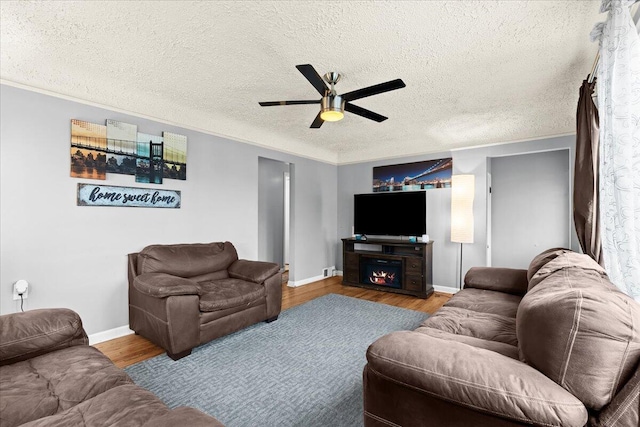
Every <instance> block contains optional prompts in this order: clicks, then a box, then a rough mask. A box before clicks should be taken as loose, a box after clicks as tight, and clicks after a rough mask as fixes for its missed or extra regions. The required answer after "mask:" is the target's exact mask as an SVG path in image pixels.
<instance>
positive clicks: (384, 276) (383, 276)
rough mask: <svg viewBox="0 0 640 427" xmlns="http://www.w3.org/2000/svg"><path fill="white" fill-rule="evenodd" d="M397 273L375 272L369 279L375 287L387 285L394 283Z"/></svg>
mask: <svg viewBox="0 0 640 427" xmlns="http://www.w3.org/2000/svg"><path fill="white" fill-rule="evenodd" d="M395 277H396V274H395V273H388V272H386V271H384V270H380V271H374V272H373V273H372V275H371V277H369V281H370V282H371V283H373V284H374V285H385V284H387V283H393V279H395Z"/></svg>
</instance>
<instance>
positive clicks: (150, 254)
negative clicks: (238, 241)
mask: <svg viewBox="0 0 640 427" xmlns="http://www.w3.org/2000/svg"><path fill="white" fill-rule="evenodd" d="M237 259H238V253H237V252H236V248H235V247H234V246H233V245H232V244H231V243H230V242H214V243H187V244H179V245H151V246H147V247H146V248H144V249H143V250H142V251H141V252H140V253H139V254H138V274H144V273H168V274H172V275H174V276H180V277H193V276H199V275H202V274H206V273H211V272H214V271H219V270H226V269H227V268H228V267H229V265H231V263H232V262H234V261H235V260H237Z"/></svg>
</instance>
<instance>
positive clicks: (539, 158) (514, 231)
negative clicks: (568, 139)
mask: <svg viewBox="0 0 640 427" xmlns="http://www.w3.org/2000/svg"><path fill="white" fill-rule="evenodd" d="M488 172H489V174H490V178H489V181H488V183H489V193H488V198H489V200H488V202H487V206H488V209H489V211H488V213H489V215H490V221H488V224H487V225H488V230H487V231H488V232H489V233H490V239H489V240H488V243H489V245H488V246H489V247H488V248H487V250H488V251H490V252H491V253H490V254H488V255H487V259H488V260H490V262H491V264H490V265H493V266H496V267H509V268H527V267H528V266H529V263H530V262H531V260H532V259H533V257H535V256H536V255H538V254H539V253H540V252H542V251H544V250H545V249H549V248H554V247H564V248H569V247H570V245H571V240H570V239H571V202H570V182H569V180H570V163H569V150H555V151H545V152H537V153H528V154H519V155H510V156H504V157H493V158H491V159H490V165H489V168H488Z"/></svg>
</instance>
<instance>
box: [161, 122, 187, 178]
mask: <svg viewBox="0 0 640 427" xmlns="http://www.w3.org/2000/svg"><path fill="white" fill-rule="evenodd" d="M162 137H163V141H164V151H163V160H164V168H163V176H164V177H165V178H171V179H181V180H186V179H187V137H186V136H184V135H179V134H177V133H171V132H162Z"/></svg>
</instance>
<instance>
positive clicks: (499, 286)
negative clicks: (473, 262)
mask: <svg viewBox="0 0 640 427" xmlns="http://www.w3.org/2000/svg"><path fill="white" fill-rule="evenodd" d="M528 286H529V281H528V280H527V270H521V269H515V268H497V267H473V268H470V269H469V271H468V272H467V274H466V275H465V276H464V287H465V288H477V289H487V290H490V291H498V292H504V293H507V294H513V295H519V296H523V295H524V294H526V293H527V287H528Z"/></svg>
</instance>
